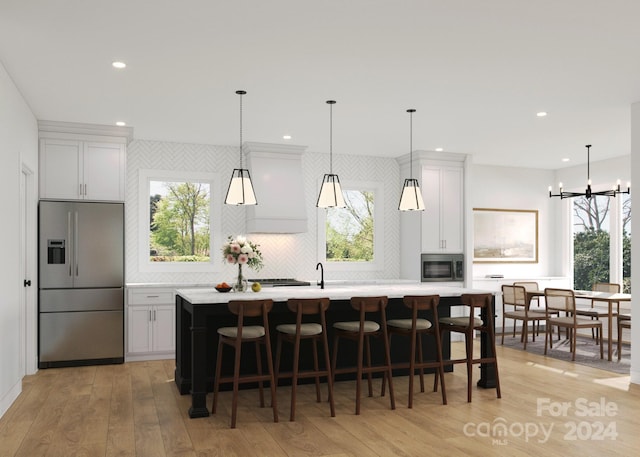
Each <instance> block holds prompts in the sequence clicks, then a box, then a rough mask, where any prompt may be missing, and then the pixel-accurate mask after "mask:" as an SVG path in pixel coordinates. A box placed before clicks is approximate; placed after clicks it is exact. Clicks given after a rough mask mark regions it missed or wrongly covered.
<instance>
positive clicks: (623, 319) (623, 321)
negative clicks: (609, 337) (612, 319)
mask: <svg viewBox="0 0 640 457" xmlns="http://www.w3.org/2000/svg"><path fill="white" fill-rule="evenodd" d="M623 328H626V329H629V330H631V314H618V360H620V359H621V358H622V329H623Z"/></svg>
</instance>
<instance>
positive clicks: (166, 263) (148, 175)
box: [138, 170, 221, 272]
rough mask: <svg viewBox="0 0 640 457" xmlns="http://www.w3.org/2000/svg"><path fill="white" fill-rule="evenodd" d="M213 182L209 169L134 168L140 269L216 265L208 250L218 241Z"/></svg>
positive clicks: (189, 268)
mask: <svg viewBox="0 0 640 457" xmlns="http://www.w3.org/2000/svg"><path fill="white" fill-rule="evenodd" d="M219 188H220V187H219V185H218V176H217V175H216V174H212V173H193V172H173V171H172V172H167V171H164V170H141V171H140V185H139V203H138V204H139V207H140V208H139V214H140V218H139V221H140V224H139V230H140V240H139V244H140V246H139V247H140V255H139V258H140V270H141V271H184V272H187V271H192V272H195V271H217V270H219V266H218V263H219V262H215V263H214V261H213V260H214V259H212V258H211V255H210V249H211V246H215V245H216V243H217V244H221V240H220V217H219V215H216V214H215V212H214V208H220V206H221V202H220V201H219V200H220V196H219V195H217V192H216V190H218V189H219ZM214 201H216V202H217V204H215V205H214ZM143 221H144V222H143ZM216 259H217V257H216Z"/></svg>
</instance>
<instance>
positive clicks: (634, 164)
mask: <svg viewBox="0 0 640 457" xmlns="http://www.w3.org/2000/svg"><path fill="white" fill-rule="evenodd" d="M630 168H631V179H632V181H631V182H632V183H634V182H635V183H640V102H636V103H634V104H633V105H631V167H630ZM636 185H637V184H636ZM638 234H640V224H638V223H636V224H635V225H634V224H631V239H633V237H636V239H638V238H640V237H639V236H638ZM631 284H632V287H633V284H636V286H635V287H636V288H638V284H640V243H631ZM638 303H640V301H639V300H638V299H637V298H636V300H635V301H632V302H631V314H633V315H635V316H636V317H635V320H636V323H635V324H634V325H636V326H637V325H638V316H640V304H638ZM634 329H635V330H634V331H633V332H631V347H633V348H635V350H634V351H631V382H632V383H634V384H640V350H639V348H640V332H639V331H638V329H637V327H634Z"/></svg>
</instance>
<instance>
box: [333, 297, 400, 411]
mask: <svg viewBox="0 0 640 457" xmlns="http://www.w3.org/2000/svg"><path fill="white" fill-rule="evenodd" d="M388 302H389V300H388V298H387V297H384V296H381V297H351V300H350V303H351V307H352V308H353V309H355V310H356V311H358V315H359V319H358V320H357V321H342V322H335V323H334V324H333V335H334V336H333V355H332V361H331V375H332V376H333V377H334V378H335V375H336V374H341V373H356V414H360V397H361V391H362V375H363V374H366V375H367V381H368V387H369V396H370V397H372V396H373V387H372V383H371V374H372V373H376V372H382V373H385V375H386V378H387V381H388V383H389V400H390V403H391V409H396V401H395V397H394V394H393V373H392V367H391V353H390V351H389V337H388V335H387V316H386V308H387V304H388ZM367 314H374V315H377V317H378V319H379V321H380V322H379V323H378V322H376V321H373V320H367V318H366V316H367ZM372 337H373V338H378V339H380V340H382V344H383V351H384V354H383V359H384V362H383V363H382V364H379V365H372V363H371V342H370V340H371V338H372ZM341 339H348V340H351V341H355V342H356V343H357V355H356V357H357V365H356V366H355V367H340V368H338V367H337V366H336V363H337V358H338V343H339V342H340V340H341ZM365 348H366V359H367V365H366V366H364V364H363V360H362V359H363V357H364V356H365Z"/></svg>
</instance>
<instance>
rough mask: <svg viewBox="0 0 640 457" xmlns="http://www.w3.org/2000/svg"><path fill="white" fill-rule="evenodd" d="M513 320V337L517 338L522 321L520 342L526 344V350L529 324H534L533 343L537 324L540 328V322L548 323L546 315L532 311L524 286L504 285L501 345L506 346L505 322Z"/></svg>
mask: <svg viewBox="0 0 640 457" xmlns="http://www.w3.org/2000/svg"><path fill="white" fill-rule="evenodd" d="M506 319H513V337H514V338H515V336H516V324H517V322H518V321H522V330H521V332H520V341H521V342H524V349H525V350H526V349H527V341H528V340H529V322H533V327H532V331H531V335H532V337H533V341H534V342H535V340H536V332H535V329H536V328H535V327H536V322H538V328H540V321H546V320H547V315H546V314H545V313H541V312H537V311H531V310H530V309H529V302H528V301H527V295H526V289H525V287H524V286H515V285H514V286H510V285H507V284H504V285H503V286H502V338H501V341H500V344H504V334H505V333H506V327H505V321H506Z"/></svg>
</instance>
